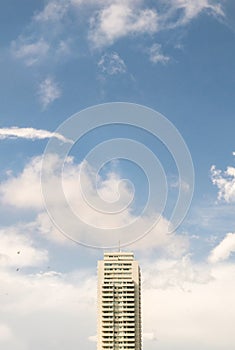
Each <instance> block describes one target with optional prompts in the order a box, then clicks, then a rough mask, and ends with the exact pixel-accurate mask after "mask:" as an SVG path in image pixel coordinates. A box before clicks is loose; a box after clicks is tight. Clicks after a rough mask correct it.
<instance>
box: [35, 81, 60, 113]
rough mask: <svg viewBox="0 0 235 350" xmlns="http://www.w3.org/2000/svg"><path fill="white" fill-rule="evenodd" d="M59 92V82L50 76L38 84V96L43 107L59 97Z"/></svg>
mask: <svg viewBox="0 0 235 350" xmlns="http://www.w3.org/2000/svg"><path fill="white" fill-rule="evenodd" d="M61 94H62V90H61V88H60V86H59V84H58V83H57V82H56V81H55V80H54V79H53V78H51V77H47V78H46V79H44V80H43V81H42V82H41V83H40V84H39V88H38V96H39V99H40V102H41V104H42V107H43V108H44V109H46V108H47V107H48V106H49V105H50V104H51V103H52V102H54V101H55V100H57V99H58V98H60V97H61Z"/></svg>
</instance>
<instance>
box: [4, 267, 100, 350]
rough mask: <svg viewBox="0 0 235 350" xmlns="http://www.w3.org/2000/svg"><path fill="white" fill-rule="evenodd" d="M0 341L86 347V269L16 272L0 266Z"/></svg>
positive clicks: (91, 293)
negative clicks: (72, 271) (79, 270)
mask: <svg viewBox="0 0 235 350" xmlns="http://www.w3.org/2000/svg"><path fill="white" fill-rule="evenodd" d="M0 283H1V286H2V287H1V298H0V308H1V315H0V343H2V342H3V341H4V345H2V347H3V348H4V349H7V350H13V349H14V350H15V349H17V350H18V349H19V350H23V349H26V348H28V346H29V344H30V347H31V348H33V349H35V350H40V349H42V348H43V349H45V350H47V349H48V350H49V349H55V348H56V349H58V350H60V349H61V350H62V349H64V348H65V347H69V348H71V349H72V348H75V347H79V348H80V349H87V350H88V349H90V348H89V346H88V345H89V344H88V341H87V338H88V336H89V334H91V333H90V332H95V330H96V306H95V297H96V279H95V276H94V275H91V274H90V273H89V272H87V271H86V272H85V273H84V272H79V273H78V272H76V273H73V274H61V273H56V272H53V271H50V272H47V273H36V274H23V273H21V274H16V273H12V272H9V271H8V272H6V271H4V270H1V269H0Z"/></svg>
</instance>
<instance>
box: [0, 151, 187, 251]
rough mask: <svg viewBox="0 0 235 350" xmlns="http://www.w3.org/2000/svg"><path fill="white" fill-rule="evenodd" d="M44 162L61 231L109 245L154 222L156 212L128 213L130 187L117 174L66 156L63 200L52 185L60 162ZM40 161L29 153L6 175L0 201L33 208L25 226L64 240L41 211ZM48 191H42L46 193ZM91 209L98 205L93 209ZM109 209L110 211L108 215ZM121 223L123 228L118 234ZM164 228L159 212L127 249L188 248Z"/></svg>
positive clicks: (55, 159)
mask: <svg viewBox="0 0 235 350" xmlns="http://www.w3.org/2000/svg"><path fill="white" fill-rule="evenodd" d="M44 161H45V159H44ZM46 162H47V163H46V166H47V170H48V172H49V174H50V176H49V177H48V179H46V180H45V179H44V180H45V181H46V186H47V187H46V188H48V191H49V192H51V191H52V192H51V194H52V197H51V201H49V206H52V207H53V210H54V209H55V210H56V213H57V215H58V216H56V217H57V219H56V220H58V221H60V219H62V218H63V225H62V226H63V227H66V233H67V235H68V236H70V237H71V238H73V239H76V240H77V241H82V242H84V241H85V242H88V244H91V245H99V246H100V244H103V245H105V246H107V245H113V244H115V243H114V242H117V244H118V240H119V239H120V240H121V242H122V244H124V243H127V242H130V241H135V240H136V239H137V238H138V235H139V236H141V235H143V233H144V232H146V228H150V227H151V226H152V223H154V222H155V221H156V217H157V213H154V212H153V213H152V214H151V215H148V214H147V213H145V214H143V215H142V216H140V217H139V216H135V215H134V214H133V213H132V212H131V206H129V205H128V203H130V202H131V200H132V197H133V192H132V190H131V189H130V188H129V187H128V186H126V184H125V183H122V184H121V183H120V178H119V176H118V174H117V173H114V172H111V173H109V174H108V176H107V177H106V178H101V177H100V176H98V177H97V176H96V173H95V171H94V169H93V168H92V167H91V166H89V165H88V164H84V163H81V164H75V163H74V160H73V159H72V158H68V159H67V162H66V163H65V164H64V173H63V179H62V185H63V191H64V195H65V198H66V201H65V200H64V198H61V197H60V195H59V194H58V193H59V192H58V187H57V185H55V184H56V183H57V182H61V179H60V178H59V177H58V173H57V171H58V167H59V164H60V161H59V159H58V157H56V156H54V155H51V156H50V157H49V158H48V159H47V160H46ZM41 166H42V158H41V157H35V158H33V159H32V160H31V161H30V162H29V163H28V164H27V165H26V166H25V168H24V169H23V171H22V172H21V173H19V174H17V175H12V174H10V175H9V177H8V178H7V179H6V180H5V181H4V182H2V183H1V185H0V201H1V202H2V203H3V204H4V206H5V209H6V208H7V206H10V207H14V208H17V209H19V210H22V209H23V210H30V211H34V213H35V214H36V215H37V217H36V219H35V221H34V222H32V223H31V229H32V230H36V231H37V232H39V233H41V234H43V235H44V236H46V237H48V239H52V240H57V241H59V242H61V243H64V242H65V241H66V240H65V238H64V237H63V236H62V235H61V234H60V233H59V232H58V230H57V229H56V228H55V227H54V226H53V224H52V223H51V222H50V220H49V219H48V216H47V214H46V213H45V212H44V201H43V198H42V193H41V186H40V178H41ZM44 166H45V163H44ZM81 169H83V173H82V174H83V175H82V177H80V178H79V174H81ZM50 171H52V172H51V173H50ZM81 179H82V180H81ZM44 180H43V181H44ZM96 186H97V187H96ZM44 190H45V188H44ZM48 191H46V193H47V194H48ZM97 191H98V192H97ZM84 196H85V197H84ZM84 198H86V199H84ZM68 205H69V208H70V210H71V211H72V212H73V213H74V214H75V216H76V218H77V222H76V230H74V227H73V225H74V223H73V222H71V220H70V218H69V217H68V216H67V214H65V213H67V211H66V208H67V207H68ZM94 208H99V210H97V209H94ZM111 213H114V214H112V215H111ZM135 220H138V232H136V230H134V231H133V229H132V228H133V226H131V225H132V223H133V222H135ZM57 224H59V223H58V222H57ZM59 225H60V224H59ZM122 227H126V228H127V229H126V231H125V233H122V235H121V233H120V231H121V228H122ZM135 227H136V226H135ZM168 227H169V221H168V220H167V219H165V218H164V217H162V216H161V215H160V216H159V221H158V223H157V224H156V225H155V226H154V227H153V228H152V229H151V232H149V233H148V234H147V235H146V236H145V237H143V238H142V239H141V240H137V241H136V242H135V243H133V245H132V248H134V249H136V250H140V251H146V252H147V251H148V253H149V252H150V250H152V249H159V250H163V251H165V252H166V253H167V254H168V255H170V256H181V255H182V254H183V253H185V251H186V250H187V248H188V239H187V237H185V236H181V235H178V234H169V233H168ZM94 228H97V229H100V230H101V231H102V234H101V233H100V234H99V235H98V236H97V235H94ZM117 228H118V230H117ZM107 229H108V230H109V231H111V230H112V229H116V232H114V233H112V234H108V235H107ZM72 232H73V233H72ZM117 235H118V236H117ZM57 236H58V239H57Z"/></svg>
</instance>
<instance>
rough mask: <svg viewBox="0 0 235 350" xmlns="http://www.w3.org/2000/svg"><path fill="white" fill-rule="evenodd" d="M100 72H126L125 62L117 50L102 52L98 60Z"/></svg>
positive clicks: (111, 73) (114, 73)
mask: <svg viewBox="0 0 235 350" xmlns="http://www.w3.org/2000/svg"><path fill="white" fill-rule="evenodd" d="M98 67H99V69H100V70H101V72H102V73H106V74H108V75H116V74H122V73H125V72H126V69H127V68H126V64H125V62H124V61H123V59H122V58H121V57H120V56H119V55H118V53H117V52H111V53H106V54H104V55H103V56H102V57H101V59H100V60H99V62H98Z"/></svg>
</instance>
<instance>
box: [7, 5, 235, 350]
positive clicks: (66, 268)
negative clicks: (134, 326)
mask: <svg viewBox="0 0 235 350" xmlns="http://www.w3.org/2000/svg"><path fill="white" fill-rule="evenodd" d="M0 30H1V33H2V35H1V39H0V76H1V82H0V96H1V103H0V120H1V125H0V143H1V153H0V160H1V171H0V181H1V182H0V201H1V211H0V218H1V227H0V247H1V248H0V249H1V250H0V278H1V286H2V287H1V291H0V303H1V306H2V308H3V313H2V314H1V316H0V343H2V344H1V346H2V347H3V348H4V349H6V350H12V349H14V350H26V349H32V348H33V349H35V350H37V349H41V348H42V347H43V348H44V349H46V350H47V349H48V350H49V349H57V350H62V349H64V348H65V346H66V347H67V348H71V349H75V348H77V347H78V348H83V349H85V350H92V349H95V348H96V344H95V342H94V339H95V338H94V337H95V333H96V325H95V322H96V321H95V312H96V305H95V298H96V262H97V259H100V258H102V254H103V251H102V249H101V250H96V249H88V248H85V247H84V246H82V245H78V244H75V243H73V242H71V241H70V240H69V239H67V238H65V237H64V236H63V235H62V234H61V233H60V232H59V230H58V227H56V226H54V225H53V223H52V222H51V221H50V219H49V216H48V214H47V212H46V210H45V207H44V204H43V200H42V196H41V188H40V171H41V166H42V165H43V163H42V156H43V153H44V151H45V148H46V145H47V142H48V141H50V142H51V141H55V142H57V143H58V144H59V145H62V146H61V147H62V148H63V145H65V146H66V142H67V141H66V140H65V139H63V136H64V137H66V135H63V134H62V133H59V132H58V133H57V134H54V132H55V130H57V128H58V127H60V125H61V124H62V123H63V122H66V121H67V120H68V118H69V117H71V116H72V115H75V114H76V113H78V112H81V111H82V110H84V109H86V108H89V107H92V106H94V105H99V104H104V103H110V102H128V103H132V104H138V105H143V106H146V107H148V108H151V109H153V110H155V111H158V112H159V113H161V114H162V115H164V116H165V117H166V118H167V119H168V120H169V122H171V123H172V124H173V125H174V126H175V127H176V128H177V129H178V131H179V133H180V134H181V136H182V138H183V139H184V141H185V142H186V144H187V147H188V149H189V152H190V154H191V157H192V162H193V165H194V171H195V187H194V194H193V199H192V202H191V205H190V208H189V211H188V213H187V216H186V217H185V219H184V220H183V221H182V223H181V225H180V226H179V227H178V228H177V230H176V232H174V233H170V234H169V233H168V232H167V227H169V226H168V225H170V224H171V212H172V210H173V208H174V205H175V203H176V199H177V194H178V192H179V179H178V173H177V167H176V164H175V163H174V161H173V158H172V154H170V152H169V151H168V150H167V148H166V147H165V146H164V145H163V144H162V142H161V141H160V140H159V139H157V138H156V137H154V136H153V135H150V134H149V133H148V132H146V131H143V130H140V129H138V128H136V127H131V126H127V125H125V126H123V125H122V126H121V125H119V126H118V125H109V126H104V127H100V128H96V129H95V130H92V131H90V132H89V133H87V134H86V135H84V136H83V137H82V138H81V139H80V140H79V141H78V142H77V143H76V144H74V145H73V148H72V149H71V150H70V153H69V156H70V157H69V158H68V159H66V166H65V174H64V176H65V179H64V185H65V190H66V191H67V192H66V196H67V197H66V198H67V199H68V200H69V201H70V204H71V207H72V208H73V210H74V211H75V213H76V214H78V215H81V217H82V218H83V220H85V221H86V220H88V221H89V220H91V221H90V223H91V225H95V226H96V225H101V226H100V227H103V226H102V225H104V226H105V227H106V226H107V227H109V225H111V226H112V225H114V226H115V225H116V226H115V227H119V226H118V225H121V224H123V223H124V222H125V223H126V222H127V221H128V220H132V219H133V218H134V219H135V218H141V222H140V229H141V228H142V226H143V227H145V225H148V224H149V222H150V221H151V220H152V218H153V217H154V215H155V214H156V213H155V212H154V208H151V213H150V214H149V215H148V216H147V215H142V214H141V209H142V207H143V206H144V205H145V203H146V201H147V196H148V184H147V182H146V176H145V175H144V172H143V170H141V169H140V168H139V167H138V166H135V165H134V164H133V162H130V161H127V160H125V161H123V160H119V161H112V162H109V163H108V164H106V165H105V166H104V167H103V169H101V172H100V173H99V176H98V178H97V179H98V188H99V194H100V195H101V197H102V198H103V199H104V200H105V201H107V202H108V203H111V202H113V201H114V202H115V200H117V198H118V195H119V194H120V196H121V197H120V198H121V199H120V203H121V204H123V205H124V206H125V203H126V202H128V200H129V199H130V198H131V196H132V194H133V193H132V191H131V189H132V188H131V187H130V184H127V183H124V184H123V186H122V187H119V188H118V184H119V181H120V179H122V178H125V179H128V180H129V181H131V182H132V183H133V185H134V187H135V188H136V191H135V198H134V200H133V202H132V206H131V207H130V210H129V209H128V210H127V212H126V213H123V216H120V217H118V218H115V219H112V218H111V219H110V216H104V217H101V218H100V217H99V216H98V214H97V212H96V213H91V212H90V208H89V210H88V208H87V207H86V205H85V204H82V203H81V201H82V196H81V193H80V192H79V190H78V192H76V191H75V190H74V188H77V185H78V182H77V181H78V180H77V177H78V174H79V172H80V171H81V170H82V169H83V171H84V183H85V188H86V190H87V192H89V193H88V195H89V196H90V197H89V199H90V200H91V201H92V202H94V203H98V202H95V201H96V195H97V194H96V193H95V192H94V191H93V190H94V189H95V182H94V177H93V176H94V173H95V171H94V164H92V163H89V161H88V163H85V161H84V158H85V157H86V155H87V153H88V152H94V149H95V147H96V146H97V145H99V144H100V143H102V142H104V141H108V140H113V139H115V138H126V139H128V140H135V141H138V142H140V143H142V144H144V145H145V146H146V147H147V148H148V149H149V150H151V151H152V152H153V153H154V155H155V156H156V157H157V158H158V159H159V161H160V162H161V164H162V167H163V170H164V171H165V174H166V178H167V186H168V198H167V203H166V209H165V211H164V212H163V213H162V215H161V216H160V219H159V222H158V225H157V227H156V228H154V229H153V231H152V232H150V234H149V235H147V236H146V238H145V239H143V240H140V241H139V242H136V244H134V245H132V246H130V247H129V248H126V249H131V250H133V251H134V252H135V255H136V257H137V259H138V260H139V261H140V264H141V266H142V271H143V318H144V321H143V331H144V346H145V347H146V348H149V350H152V349H155V348H156V347H159V348H160V349H162V350H167V349H172V348H173V345H172V344H174V349H176V350H177V349H181V350H184V349H188V348H189V347H190V348H191V349H198V348H199V347H200V348H201V349H203V350H211V349H213V350H214V349H221V348H226V349H227V350H230V349H231V350H232V349H233V348H234V343H235V338H234V332H233V329H232V324H234V321H235V310H234V306H233V304H232V303H233V295H232V291H233V290H234V289H235V285H234V281H232V278H231V276H234V274H235V265H234V261H235V260H234V251H235V233H234V231H235V228H234V227H235V220H234V202H235V163H234V153H233V152H234V151H235V147H234V130H235V118H234V110H235V98H234V91H235V63H234V55H235V4H234V2H233V1H232V0H156V1H144V0H126V1H124V0H86V1H85V0H63V1H62V0H61V1H60V0H47V1H46V0H45V1H41V0H40V1H37V2H33V1H29V0H21V1H20V2H19V1H16V0H9V1H2V2H1V5H0ZM81 115H82V114H81ZM91 118H94V121H93V123H94V124H96V122H97V120H99V117H98V116H96V114H95V112H94V113H93V114H91ZM111 119H112V118H111ZM78 129H79V124H78ZM110 150H111V152H112V148H110ZM49 162H50V166H52V167H55V169H57V168H56V167H57V166H58V164H59V162H60V160H59V159H57V158H50V159H49ZM84 164H85V167H84V168H82V166H83V165H84ZM159 174H160V173H159ZM97 179H96V180H97ZM157 180H158V177H157V176H156V184H155V185H156V186H157ZM186 185H188V184H186ZM118 191H120V193H119V194H118ZM185 191H186V192H187V191H189V189H188V187H187V186H186V187H185ZM58 198H59V197H58ZM185 198H186V197H185ZM56 199H57V194H56V193H55V199H54V202H57V207H56V208H57V210H58V213H59V214H60V215H61V218H63V215H65V214H64V212H63V210H62V209H63V206H60V205H61V203H60V202H59V199H58V201H56ZM58 203H59V204H58ZM120 203H119V204H120ZM155 209H156V208H155ZM61 210H62V211H61ZM66 220H67V218H66V219H65V222H67V224H68V226H67V227H69V220H67V221H66ZM141 225H142V226H141ZM88 226H89V225H88ZM88 226H87V232H86V230H85V232H83V231H82V227H78V236H76V237H78V238H79V239H80V240H82V241H83V238H84V240H86V236H87V237H90V236H89V235H91V233H92V231H91V229H90V228H89V227H88ZM111 226H110V227H111ZM128 237H129V236H128ZM130 237H131V238H132V237H133V232H130ZM107 242H108V243H109V241H107ZM107 242H106V243H107ZM16 286H17V288H16ZM41 296H43V298H41ZM153 301H154V303H155V301H156V309H158V310H159V311H158V312H154V310H153V309H152V306H151V305H152V303H153ZM166 304H168V305H169V307H167V308H164V307H163V305H166ZM222 306H223V307H222ZM224 313H226V314H227V319H226V320H225V316H224ZM22 318H23V321H22ZM179 318H180V319H179ZM225 321H226V322H225ZM176 322H177V324H178V325H179V327H178V328H177V329H176V328H175V323H176ZM77 325H79V329H77V327H78V326H77ZM62 330H63V332H62ZM183 330H185V332H184V331H183ZM29 333H30V334H29ZM185 334H187V335H185ZM55 335H57V336H58V338H57V337H56V336H55ZM65 344H66V345H65Z"/></svg>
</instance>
